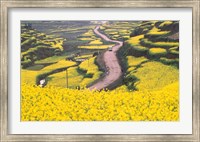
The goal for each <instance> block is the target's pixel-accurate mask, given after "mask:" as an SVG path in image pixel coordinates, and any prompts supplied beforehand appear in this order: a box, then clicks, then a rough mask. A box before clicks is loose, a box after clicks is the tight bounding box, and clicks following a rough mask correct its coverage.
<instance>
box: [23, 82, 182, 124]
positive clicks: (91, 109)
mask: <svg viewBox="0 0 200 142" xmlns="http://www.w3.org/2000/svg"><path fill="white" fill-rule="evenodd" d="M178 88H179V87H178V82H175V83H172V84H170V85H168V86H166V87H164V88H162V89H160V90H158V91H143V92H137V91H136V92H127V91H124V90H123V89H122V90H121V89H119V88H118V89H116V90H115V91H108V92H105V91H101V92H93V91H90V90H88V89H83V90H74V89H65V88H58V87H53V86H50V87H45V88H40V87H37V86H32V85H28V84H23V85H22V96H21V113H22V114H21V120H22V121H178V120H179V103H178V102H179V101H178V100H179V95H178Z"/></svg>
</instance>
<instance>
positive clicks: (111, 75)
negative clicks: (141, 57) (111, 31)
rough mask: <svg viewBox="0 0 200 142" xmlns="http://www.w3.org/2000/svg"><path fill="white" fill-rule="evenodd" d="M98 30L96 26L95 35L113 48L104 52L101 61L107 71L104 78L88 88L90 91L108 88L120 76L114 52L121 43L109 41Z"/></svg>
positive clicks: (119, 67)
mask: <svg viewBox="0 0 200 142" xmlns="http://www.w3.org/2000/svg"><path fill="white" fill-rule="evenodd" d="M99 28H100V26H97V27H96V28H95V29H94V32H95V34H97V35H99V36H100V37H101V38H103V39H104V40H106V41H109V42H113V43H115V46H113V47H112V51H106V52H105V53H104V55H103V60H104V62H105V65H106V67H107V71H108V72H107V73H106V76H105V77H104V78H103V79H102V80H99V81H98V82H97V83H95V84H94V85H92V86H90V87H89V89H90V90H101V89H104V88H106V87H108V86H109V85H110V84H112V83H113V82H114V81H116V80H117V79H119V78H120V76H121V75H122V72H121V66H120V65H119V62H118V59H117V56H116V52H117V50H119V48H120V47H121V46H122V45H123V42H121V41H117V40H111V39H109V38H108V37H107V36H106V35H104V34H102V33H100V32H99V31H98V30H99Z"/></svg>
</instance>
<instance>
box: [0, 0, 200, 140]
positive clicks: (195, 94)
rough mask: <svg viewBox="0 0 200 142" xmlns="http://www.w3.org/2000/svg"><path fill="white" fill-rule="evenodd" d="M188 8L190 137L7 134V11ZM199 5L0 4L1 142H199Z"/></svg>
mask: <svg viewBox="0 0 200 142" xmlns="http://www.w3.org/2000/svg"><path fill="white" fill-rule="evenodd" d="M104 7H105V8H192V20H193V21H192V26H193V29H192V35H193V39H192V40H193V45H192V49H193V55H192V56H193V57H192V67H193V70H192V76H193V78H192V84H193V86H192V89H193V90H192V103H193V104H192V106H193V107H192V112H193V120H192V121H193V122H192V125H193V126H192V127H193V128H192V130H193V133H192V134H191V135H190V134H188V135H183V134H181V135H180V134H175V135H163V134H157V135H146V134H145V135H144V134H142V135H136V134H124V135H108V134H101V135H97V134H93V135H90V134H87V135H64V134H62V135H51V134H42V135H32V134H28V135H27V134H26V135H22V134H21V135H13V134H9V133H8V128H9V123H8V119H9V118H8V111H9V106H8V98H9V95H8V92H9V84H8V78H9V76H8V72H9V70H8V67H9V64H8V52H9V50H8V43H9V41H8V30H9V29H8V11H9V9H10V8H104ZM199 17H200V1H199V0H194V1H190V0H186V1H179V0H177V1H167V0H158V1H136V0H119V1H118V0H117V1H97V0H94V1H91V0H86V1H75V0H67V1H59V0H58V1H50V0H47V1H46V0H41V1H31V0H27V1H20V0H13V1H7V0H1V22H0V23H1V46H0V49H1V52H0V58H1V64H0V70H1V71H0V72H1V83H0V84H1V95H0V97H1V102H0V106H1V113H0V115H1V118H0V121H1V126H0V131H1V135H0V137H1V141H2V142H6V141H194V142H195V141H196V142H197V141H200V134H199V133H200V132H199V130H200V127H199V122H200V118H199V111H200V109H199V103H200V102H199V95H200V93H199V92H200V90H199V86H200V84H199V78H200V62H199V60H200V49H199V48H200V47H199V43H200V41H199V39H200V36H199V32H200V30H199V27H200V20H199Z"/></svg>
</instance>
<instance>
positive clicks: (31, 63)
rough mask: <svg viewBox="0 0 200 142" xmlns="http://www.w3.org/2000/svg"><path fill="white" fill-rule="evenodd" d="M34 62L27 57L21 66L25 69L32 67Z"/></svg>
mask: <svg viewBox="0 0 200 142" xmlns="http://www.w3.org/2000/svg"><path fill="white" fill-rule="evenodd" d="M33 64H34V62H33V61H31V60H30V59H27V60H25V61H22V62H21V66H22V68H23V69H25V68H27V67H30V66H32V65H33Z"/></svg>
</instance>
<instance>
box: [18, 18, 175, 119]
mask: <svg viewBox="0 0 200 142" xmlns="http://www.w3.org/2000/svg"><path fill="white" fill-rule="evenodd" d="M95 27H100V29H97V28H95ZM21 29H22V31H21V90H22V91H21V96H22V97H21V120H22V121H178V120H179V23H178V22H177V21H25V22H22V24H21ZM95 30H96V32H94V31H95ZM111 56H112V57H116V58H115V60H112V59H113V58H112V57H111ZM115 63H117V65H118V67H116V66H113V64H115ZM113 72H118V74H120V76H119V77H118V76H117V75H116V74H114V73H113ZM108 76H112V78H111V80H112V79H113V78H116V77H117V80H115V81H113V80H112V83H113V84H112V85H113V86H112V87H110V88H108V86H109V84H107V85H106V87H105V86H104V87H103V89H102V88H100V89H99V90H101V91H97V90H95V89H91V87H93V86H95V84H98V83H100V84H101V82H100V81H102V80H103V79H104V78H106V77H108ZM113 76H114V77H113ZM41 81H45V83H44V84H41ZM105 83H109V82H105Z"/></svg>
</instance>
